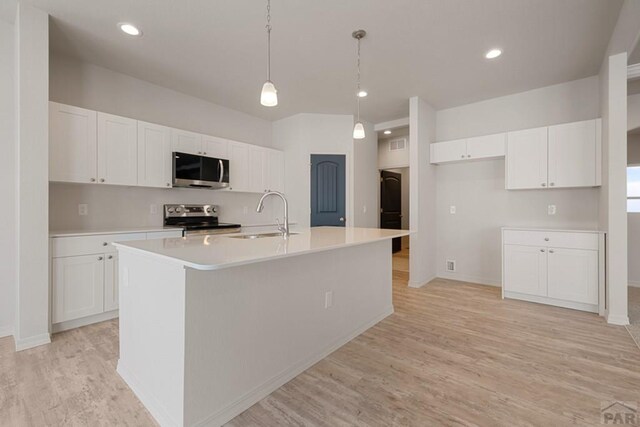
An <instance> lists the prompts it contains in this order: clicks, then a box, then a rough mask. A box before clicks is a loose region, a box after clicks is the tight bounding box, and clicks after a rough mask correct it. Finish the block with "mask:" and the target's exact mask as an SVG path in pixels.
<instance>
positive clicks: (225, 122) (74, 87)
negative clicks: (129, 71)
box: [49, 52, 271, 146]
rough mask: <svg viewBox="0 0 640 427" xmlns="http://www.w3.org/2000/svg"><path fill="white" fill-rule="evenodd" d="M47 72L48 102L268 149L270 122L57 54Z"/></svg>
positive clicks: (54, 54) (269, 143)
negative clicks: (48, 75)
mask: <svg viewBox="0 0 640 427" xmlns="http://www.w3.org/2000/svg"><path fill="white" fill-rule="evenodd" d="M50 68H51V70H50V82H49V84H50V92H49V99H50V100H51V101H56V102H61V103H63V104H70V105H76V106H78V107H83V108H89V109H92V110H98V111H103V112H106V113H111V114H116V115H121V116H126V117H131V118H134V119H138V120H144V121H147V122H151V123H158V124H162V125H166V126H171V127H176V128H179V129H186V130H190V131H194V132H200V133H204V134H207V135H213V136H219V137H223V138H229V139H233V140H236V141H242V142H247V143H250V144H256V145H263V146H271V122H269V121H267V120H263V119H260V118H257V117H254V116H250V115H248V114H245V113H242V112H239V111H235V110H231V109H229V108H226V107H222V106H220V105H216V104H212V103H210V102H207V101H204V100H202V99H199V98H195V97H193V96H189V95H185V94H182V93H180V92H176V91H173V90H171V89H166V88H164V87H161V86H157V85H154V84H151V83H148V82H145V81H143V80H139V79H136V78H133V77H130V76H127V75H125V74H121V73H118V72H115V71H111V70H108V69H106V68H102V67H98V66H96V65H92V64H87V63H82V62H78V61H77V60H74V59H70V58H67V57H63V56H61V55H59V54H56V53H55V52H53V53H52V55H51V61H50ZM256 102H257V101H256Z"/></svg>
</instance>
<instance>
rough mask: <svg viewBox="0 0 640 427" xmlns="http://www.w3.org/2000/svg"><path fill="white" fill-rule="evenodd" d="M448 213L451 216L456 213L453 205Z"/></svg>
mask: <svg viewBox="0 0 640 427" xmlns="http://www.w3.org/2000/svg"><path fill="white" fill-rule="evenodd" d="M449 213H450V214H451V215H455V213H456V207H455V206H453V205H451V206H449Z"/></svg>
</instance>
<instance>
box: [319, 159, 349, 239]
mask: <svg viewBox="0 0 640 427" xmlns="http://www.w3.org/2000/svg"><path fill="white" fill-rule="evenodd" d="M346 164H347V162H346V156H345V155H344V154H312V155H311V192H310V194H311V218H310V224H311V227H321V226H332V227H344V226H345V225H346Z"/></svg>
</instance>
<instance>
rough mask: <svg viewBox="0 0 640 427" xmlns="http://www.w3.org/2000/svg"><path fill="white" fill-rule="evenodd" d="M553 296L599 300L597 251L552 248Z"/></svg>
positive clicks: (551, 288)
mask: <svg viewBox="0 0 640 427" xmlns="http://www.w3.org/2000/svg"><path fill="white" fill-rule="evenodd" d="M548 265H549V293H548V296H549V297H550V298H555V299H560V300H565V301H574V302H579V303H584V304H597V303H598V252H597V251H592V250H583V249H558V248H549V257H548Z"/></svg>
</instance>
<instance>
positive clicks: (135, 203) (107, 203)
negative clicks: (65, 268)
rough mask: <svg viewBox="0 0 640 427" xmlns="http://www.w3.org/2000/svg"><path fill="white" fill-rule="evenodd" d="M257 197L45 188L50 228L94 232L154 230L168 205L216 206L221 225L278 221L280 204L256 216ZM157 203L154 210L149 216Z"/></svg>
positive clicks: (56, 185) (194, 191) (185, 190)
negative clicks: (81, 210)
mask: <svg viewBox="0 0 640 427" xmlns="http://www.w3.org/2000/svg"><path fill="white" fill-rule="evenodd" d="M259 199H260V194H253V193H235V192H229V191H225V190H219V191H217V190H199V189H188V188H173V189H165V188H143V187H124V186H115V185H113V186H112V185H95V184H94V185H90V184H63V183H51V184H49V229H50V230H54V231H56V230H76V229H83V230H92V229H101V228H118V227H137V226H147V225H150V226H156V225H162V223H163V205H164V204H172V203H185V204H187V203H194V204H207V203H209V204H216V205H220V221H221V222H233V223H239V224H242V225H244V226H247V225H267V224H275V218H278V219H279V220H280V221H282V217H283V212H284V208H283V206H282V202H281V201H280V200H276V199H273V198H270V199H268V200H267V201H266V202H265V208H264V211H263V212H262V213H257V212H256V210H255V209H256V205H257V204H258V200H259ZM81 203H82V204H87V205H88V207H89V214H88V215H83V216H81V215H79V214H78V204H81ZM152 205H155V208H156V212H155V213H151V206H152Z"/></svg>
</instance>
